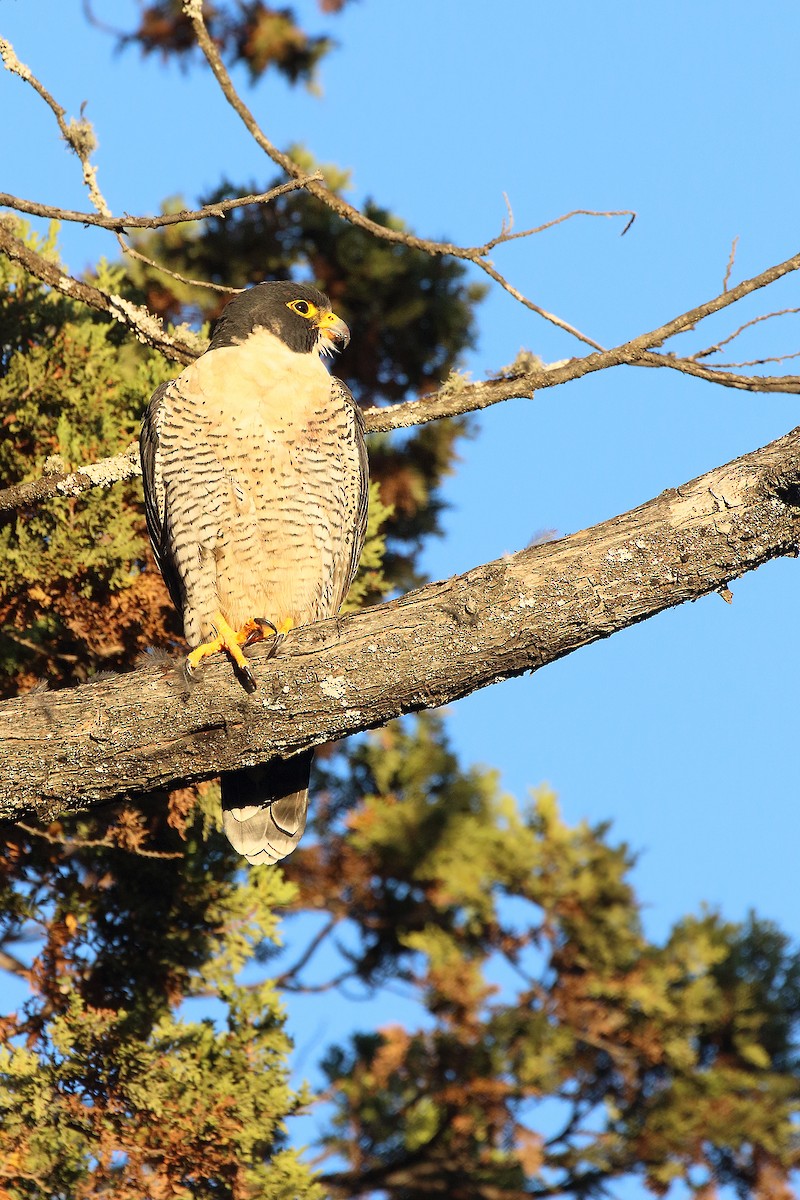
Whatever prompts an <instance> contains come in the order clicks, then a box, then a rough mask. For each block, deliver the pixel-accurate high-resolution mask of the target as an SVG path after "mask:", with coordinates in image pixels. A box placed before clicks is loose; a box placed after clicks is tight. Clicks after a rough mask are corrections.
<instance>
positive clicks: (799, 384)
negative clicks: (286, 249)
mask: <svg viewBox="0 0 800 1200" xmlns="http://www.w3.org/2000/svg"><path fill="white" fill-rule="evenodd" d="M0 251H5V252H6V253H7V254H9V257H17V258H18V261H20V262H22V263H23V265H24V266H25V267H26V268H27V269H28V270H30V271H31V273H32V274H34V275H36V276H37V278H40V279H43V280H44V282H46V283H51V284H52V286H58V282H56V280H57V279H60V280H61V284H62V285H61V287H60V288H59V290H61V291H65V292H66V294H67V295H74V296H75V298H76V299H80V300H84V302H85V303H87V304H91V305H92V307H94V308H100V309H101V311H103V312H111V314H112V315H114V316H116V317H117V319H118V320H121V319H123V314H127V313H128V309H127V306H126V307H124V308H122V309H120V308H119V307H118V306H119V305H125V304H126V302H124V301H122V300H121V299H120V297H111V296H109V295H108V294H107V293H105V292H101V291H100V289H99V288H95V287H93V286H91V285H89V284H84V283H82V282H81V281H80V280H77V279H72V278H71V277H70V276H64V275H63V273H62V272H61V271H60V270H59V268H58V267H56V266H55V265H54V264H53V263H51V262H49V261H48V260H47V259H45V258H43V257H42V256H41V255H37V254H36V253H35V251H31V250H29V248H28V247H27V246H25V244H24V243H23V242H22V241H20V239H18V238H14V237H13V235H11V234H10V233H9V232H8V231H7V230H6V229H5V228H4V226H3V222H2V220H0ZM799 267H800V254H796V255H794V256H793V257H792V258H789V259H787V260H786V261H785V262H783V263H777V264H776V265H775V266H772V267H769V268H767V270H766V271H762V272H761V273H760V274H759V275H754V276H753V277H752V278H751V279H745V280H743V281H742V283H740V284H738V285H737V286H736V287H735V288H732V289H731V290H730V291H727V292H721V293H720V294H719V295H718V296H716V297H714V299H713V300H708V301H706V303H705V304H701V305H699V306H698V307H697V308H693V309H689V311H688V312H685V313H682V314H681V315H680V316H679V317H674V318H673V319H672V320H671V321H668V322H667V323H666V324H665V325H660V326H659V327H658V328H657V329H654V330H652V331H651V332H650V333H644V334H641V335H640V336H639V337H636V338H632V339H631V340H630V341H629V342H623V343H622V344H621V345H620V346H616V347H614V348H613V349H611V350H604V351H602V353H597V354H589V355H586V356H585V357H584V358H572V359H569V360H568V361H567V362H563V363H554V364H552V365H549V366H548V365H547V364H546V363H543V364H541V365H538V364H535V365H533V366H531V365H529V362H530V359H531V358H532V356H522V357H521V359H520V364H521V365H520V367H519V369H518V370H514V369H513V368H512V369H511V370H509V371H507V372H505V373H504V374H502V375H499V376H498V377H497V378H495V379H490V380H487V381H486V382H480V383H471V382H468V381H466V380H465V379H463V378H462V377H460V376H458V375H456V376H453V377H451V379H450V380H448V381H447V382H446V383H445V384H444V385H443V386H442V387H441V388H440V389H439V390H438V391H437V392H433V393H432V394H431V395H428V396H420V397H418V398H417V399H416V400H408V401H406V402H405V403H403V404H395V405H392V406H391V407H388V408H369V409H366V410H365V412H364V420H365V423H366V427H367V431H368V432H369V433H388V432H390V431H391V430H393V429H408V428H410V427H412V426H414V425H425V424H427V423H428V422H429V421H437V420H440V419H442V418H443V417H454V416H462V415H464V414H466V413H470V412H478V411H480V410H481V409H484V408H489V407H491V405H493V404H499V403H500V402H501V401H503V400H510V399H513V398H518V397H530V396H533V394H534V392H536V391H543V390H544V389H545V388H550V387H556V386H557V385H558V384H562V383H569V382H570V381H572V380H574V379H580V378H581V377H582V376H583V375H588V374H591V373H592V372H595V371H602V370H606V369H607V368H609V367H616V366H622V365H629V366H639V367H667V368H669V369H670V370H673V371H680V372H682V373H684V374H687V375H694V376H695V377H696V378H698V379H704V380H706V381H707V382H709V383H717V384H721V385H722V386H723V387H730V388H736V389H739V390H740V391H749V392H780V393H785V394H788V393H795V394H796V393H798V392H800V376H797V375H782V376H772V377H770V376H761V375H737V374H735V373H734V372H733V371H726V370H722V369H720V368H713V367H707V366H704V365H703V364H702V363H698V362H695V361H694V360H693V359H691V358H677V357H676V356H674V355H671V354H663V353H656V352H654V351H652V350H651V349H649V347H651V346H659V345H662V344H663V343H664V342H665V341H666V340H667V339H668V338H670V337H673V336H674V335H675V334H676V333H680V332H682V331H683V330H684V329H689V328H692V327H693V326H694V325H696V324H698V323H699V322H700V321H702V320H704V319H705V318H706V317H707V316H710V315H711V313H714V312H719V311H720V310H721V309H723V308H726V307H728V306H729V305H730V304H735V303H736V301H737V300H740V299H742V297H744V296H747V295H750V293H751V292H754V291H757V290H758V289H759V288H763V287H767V286H768V285H769V284H771V283H773V282H775V280H777V279H780V278H781V277H782V276H783V275H787V274H789V273H790V272H792V271H796V270H797V269H798V268H799ZM64 280H66V281H67V282H66V283H64ZM73 288H74V289H77V290H75V291H73ZM84 289H85V291H84ZM115 302H116V303H115ZM131 307H133V306H131ZM128 315H129V314H128ZM148 315H149V314H148ZM152 320H153V322H154V329H160V325H158V323H157V322H156V321H155V318H152ZM132 328H134V329H137V325H136V324H135V323H134V324H132ZM145 332H146V334H147V338H148V339H150V340H149V344H150V345H156V346H157V348H158V349H161V350H162V352H163V353H165V354H167V353H168V356H169V357H171V358H175V359H178V360H179V361H181V362H191V361H192V360H193V359H194V358H195V357H196V354H197V353H199V352H200V349H202V347H199V348H198V350H197V351H194V350H192V349H190V347H189V345H188V344H187V343H185V342H184V343H181V342H179V341H178V340H177V339H173V338H170V337H169V335H167V334H162V335H161V338H162V339H165V340H167V341H168V343H169V351H167V349H165V347H164V345H163V344H161V341H160V340H159V339H157V338H156V337H155V334H152V333H151V331H150V329H149V327H147V328H146V330H145ZM142 340H147V339H146V338H144V337H143V339H142ZM787 357H788V356H787ZM139 473H140V471H139V466H138V458H137V455H136V449H135V446H131V447H128V449H127V450H126V451H124V452H123V454H122V455H117V456H114V457H113V458H107V459H103V460H102V461H101V462H99V463H96V464H93V465H91V466H86V467H82V468H81V469H80V470H79V471H76V472H72V473H71V474H69V475H52V476H45V477H43V478H41V479H34V480H31V481H30V482H28V483H23V484H16V485H15V486H13V487H10V488H6V489H5V490H4V491H0V512H2V511H3V510H4V509H5V510H8V509H13V508H21V507H24V506H25V505H28V504H35V503H39V502H40V501H42V500H46V499H50V498H51V497H53V496H58V495H70V496H75V495H78V494H79V493H80V492H82V491H85V490H86V489H87V488H90V487H97V486H109V485H110V484H111V483H114V482H116V481H117V480H122V479H131V478H133V477H134V476H136V475H138V474H139Z"/></svg>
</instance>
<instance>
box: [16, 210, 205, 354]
mask: <svg viewBox="0 0 800 1200" xmlns="http://www.w3.org/2000/svg"><path fill="white" fill-rule="evenodd" d="M0 253H3V254H5V255H6V257H7V258H10V259H11V261H12V262H17V263H19V264H20V266H21V267H24V268H25V270H26V271H28V272H29V273H30V274H31V275H33V276H34V278H35V279H39V280H41V282H42V283H46V284H47V285H48V287H52V288H55V290H56V291H57V292H61V293H62V294H63V295H64V296H69V297H70V298H71V299H73V300H80V301H81V302H82V303H83V304H88V306H89V307H90V308H95V309H97V310H98V311H99V312H104V313H108V315H109V316H111V317H113V318H114V320H115V321H119V322H120V324H122V325H126V326H127V327H128V329H130V330H131V331H132V333H134V334H135V335H136V337H137V338H138V339H139V341H140V342H144V343H145V344H146V345H148V346H152V347H153V349H155V350H160V351H161V353H162V354H163V355H164V356H165V357H166V358H169V359H172V360H173V361H175V362H180V363H183V364H184V365H185V364H187V363H190V362H194V360H195V359H196V358H197V355H198V354H199V353H200V351H201V350H202V349H203V347H202V345H201V344H200V342H199V341H198V339H196V338H194V337H193V338H192V341H184V340H183V339H181V338H177V337H172V336H171V335H170V334H168V333H166V332H165V331H164V329H163V327H162V325H161V321H160V320H159V318H158V317H155V316H153V314H152V313H151V312H148V311H147V309H146V308H142V307H141V306H140V305H138V304H134V303H133V302H132V301H130V300H125V299H124V298H123V297H122V296H112V295H111V294H110V293H109V292H104V291H103V290H102V289H101V288H98V287H95V286H94V284H91V283H84V281H83V280H82V279H75V278H74V276H72V275H68V274H67V273H66V272H65V271H63V270H62V269H61V267H60V266H58V264H57V263H54V262H51V261H50V259H47V258H45V257H44V256H43V255H42V254H38V253H37V252H36V251H35V250H33V249H31V247H30V246H26V245H25V243H24V242H23V240H22V239H21V238H19V237H17V236H16V235H15V234H14V232H13V231H12V229H11V226H10V220H9V219H8V218H5V219H4V218H2V217H0Z"/></svg>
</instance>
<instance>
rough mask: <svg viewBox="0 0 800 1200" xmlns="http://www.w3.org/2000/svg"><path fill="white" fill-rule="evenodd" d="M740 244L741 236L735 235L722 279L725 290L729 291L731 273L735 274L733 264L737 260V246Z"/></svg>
mask: <svg viewBox="0 0 800 1200" xmlns="http://www.w3.org/2000/svg"><path fill="white" fill-rule="evenodd" d="M738 245H739V238H738V237H735V238H734V239H733V241H732V242H731V252H730V254H729V255H728V264H727V266H726V267H725V277H724V279H723V280H722V290H723V292H727V290H728V284H729V283H730V281H731V275H732V274H733V264H734V263H735V262H736V248H737V246H738Z"/></svg>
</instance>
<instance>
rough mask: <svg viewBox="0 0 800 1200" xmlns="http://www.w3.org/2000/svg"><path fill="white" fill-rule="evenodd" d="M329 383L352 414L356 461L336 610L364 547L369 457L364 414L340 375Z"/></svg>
mask: <svg viewBox="0 0 800 1200" xmlns="http://www.w3.org/2000/svg"><path fill="white" fill-rule="evenodd" d="M331 385H332V388H333V394H334V396H335V397H337V398H340V399H342V400H343V401H344V403H345V406H346V408H347V411H348V414H350V415H351V418H352V426H351V436H352V438H353V440H354V442H355V444H356V448H357V451H358V462H359V479H358V485H357V486H358V492H357V498H356V512H355V522H354V534H353V542H352V545H351V548H350V558H349V559H348V560H347V561H346V562H344V563H342V564H341V569H339V570H337V572H336V579H335V581H334V591H333V595H334V602H335V611H337V612H338V610H339V607H340V605H341V604H342V603H343V602H344V599H345V597H346V595H347V593H348V592H349V591H350V584H351V583H352V582H353V580H354V579H355V575H356V571H357V570H358V564H359V560H360V558H361V551H362V550H363V549H364V538H365V536H366V532H367V508H368V505H369V460H368V458H367V444H366V441H365V439H364V432H365V427H364V417H363V416H362V413H361V409H360V408H359V407H358V405H357V404H356V402H355V400H354V399H353V396H352V393H351V391H350V389H349V388H348V387H347V385H346V384H344V383H342V381H341V379H337V378H336V377H335V376H334V377H333V378H332V380H331Z"/></svg>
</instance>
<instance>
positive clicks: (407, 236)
mask: <svg viewBox="0 0 800 1200" xmlns="http://www.w3.org/2000/svg"><path fill="white" fill-rule="evenodd" d="M183 10H184V12H185V13H186V15H187V16H188V17H189V19H190V21H191V22H192V26H193V28H194V32H195V36H196V38H197V43H198V45H199V46H200V49H201V50H202V52H203V54H204V56H205V59H206V62H207V63H208V65H209V67H210V68H211V70H212V72H213V74H214V78H215V79H216V81H217V83H218V84H219V87H220V90H221V92H222V94H223V96H224V97H225V99H226V100H227V101H228V103H229V104H230V106H231V108H232V109H233V110H234V112H235V113H236V114H237V116H238V117H239V118H240V119H241V121H242V122H243V124H244V126H245V128H246V129H247V130H248V132H249V133H250V135H251V137H252V138H253V140H254V141H255V142H256V144H257V145H258V146H259V147H260V149H261V150H263V151H264V153H265V154H266V155H267V156H268V157H269V158H271V159H272V161H273V162H274V163H276V165H277V166H279V167H280V168H281V169H282V170H283V171H285V172H286V174H287V175H288V176H289V178H290V179H297V178H299V176H300V174H301V173H302V169H301V167H300V165H299V163H297V162H295V160H294V159H293V158H292V157H291V155H289V154H286V153H285V152H284V151H282V150H279V149H278V147H277V146H276V145H274V143H273V142H271V141H270V139H269V138H268V137H267V135H266V134H265V133H264V131H263V129H262V128H261V126H260V125H259V123H258V121H256V119H255V117H254V116H253V114H252V112H251V111H250V109H249V108H248V107H247V105H246V104H245V103H244V101H243V100H242V98H241V96H240V95H239V93H238V92H237V91H236V88H235V87H234V85H233V81H232V80H231V77H230V75H229V74H228V71H227V69H226V67H225V64H224V63H223V61H222V58H221V57H220V54H219V51H218V49H217V47H216V46H215V44H214V41H213V39H212V37H211V35H210V34H209V32H208V29H207V28H206V24H205V20H204V18H203V4H202V0H183ZM308 191H309V193H310V194H311V195H312V196H316V198H317V199H318V200H321V201H322V203H323V204H325V205H326V206H327V207H328V208H330V209H331V211H332V212H335V213H336V214H337V215H338V216H340V217H341V218H342V219H343V220H345V221H347V222H348V223H349V224H351V225H355V226H357V227H358V228H359V229H365V230H367V231H368V232H369V233H371V234H372V235H373V237H377V238H380V239H382V240H383V241H387V242H398V243H400V244H402V245H404V246H410V247H411V248H412V249H416V250H423V251H424V252H425V253H426V254H432V255H436V256H440V255H449V256H451V257H453V258H460V259H464V260H465V261H467V262H472V263H474V264H475V265H476V266H477V267H479V268H480V269H481V270H482V271H485V272H486V274H487V275H489V276H490V277H491V278H492V279H494V280H495V281H496V282H497V283H499V284H500V285H501V287H504V288H505V289H506V290H507V291H509V292H511V294H512V295H513V296H514V297H515V298H516V299H517V300H519V301H520V303H522V304H524V305H525V307H526V308H529V309H530V310H531V311H532V312H535V313H538V315H539V316H541V317H543V318H544V319H545V320H546V321H550V322H551V323H552V324H553V325H556V326H558V328H559V329H563V330H564V331H565V332H567V333H570V334H572V336H573V337H576V338H578V339H579V340H580V341H582V342H585V343H586V344H587V345H589V346H592V347H594V348H595V349H598V350H599V349H602V347H600V346H599V345H598V343H597V342H595V341H593V340H592V338H590V337H587V336H586V334H583V333H581V332H580V331H579V330H578V329H576V328H575V326H574V325H570V324H569V323H568V322H567V321H564V320H562V319H561V317H556V316H554V315H553V314H552V313H548V312H547V311H546V310H545V309H543V308H540V307H539V306H538V305H536V304H534V303H533V301H532V300H528V299H526V298H525V297H523V295H522V293H521V292H519V291H517V289H516V288H512V286H511V284H510V283H508V281H507V280H506V279H505V277H504V276H502V275H501V274H500V273H499V272H498V271H497V270H496V268H495V267H494V264H493V263H491V262H490V261H489V259H488V258H487V257H486V255H487V254H488V253H489V252H490V250H492V249H495V248H496V247H497V246H499V245H501V244H502V243H503V242H506V241H511V240H513V239H514V238H517V237H521V236H528V234H524V235H523V234H513V233H511V232H510V231H509V229H508V227H507V226H504V228H503V230H501V232H500V233H499V234H498V235H497V236H496V237H494V238H491V239H490V240H489V241H488V242H485V243H484V245H482V246H456V245H455V244H454V243H452V242H436V241H431V240H429V239H428V238H421V237H417V236H416V235H415V234H411V233H406V232H404V231H403V230H400V229H390V228H389V227H388V226H386V225H379V224H378V223H377V221H372V220H370V218H369V217H367V216H365V215H364V213H362V212H360V210H359V209H357V208H355V207H354V206H353V205H352V204H348V203H347V201H346V200H343V199H342V198H341V196H337V195H336V193H335V192H332V191H330V189H329V188H327V187H326V186H325V184H324V183H309V185H308ZM583 211H584V212H585V213H588V211H589V210H583ZM577 215H578V210H576V211H575V212H574V213H572V214H569V216H577ZM591 215H593V216H612V215H618V214H617V213H613V214H612V213H611V212H608V213H594V212H593V213H592V214H591ZM619 215H623V216H628V217H632V216H634V215H635V214H634V213H633V212H632V211H630V210H624V211H622V212H621V214H619ZM567 219H568V216H567V215H565V216H564V217H562V218H559V220H567ZM554 223H555V222H554ZM629 226H630V221H629V222H628V224H627V225H626V226H625V229H628V228H629ZM542 228H547V226H544V227H542ZM535 232H539V229H536V230H530V231H529V233H535ZM623 232H625V230H623Z"/></svg>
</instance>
